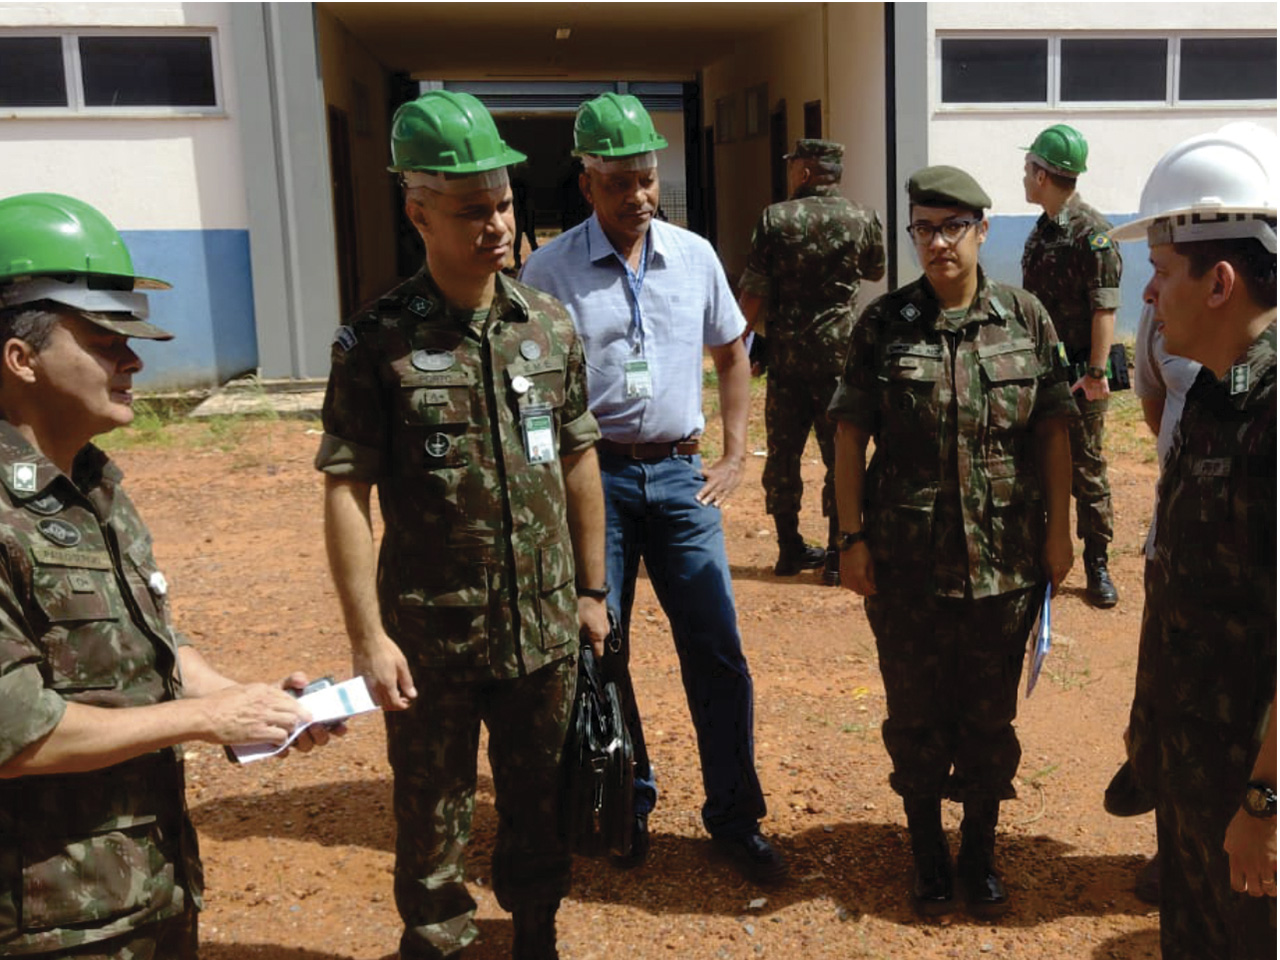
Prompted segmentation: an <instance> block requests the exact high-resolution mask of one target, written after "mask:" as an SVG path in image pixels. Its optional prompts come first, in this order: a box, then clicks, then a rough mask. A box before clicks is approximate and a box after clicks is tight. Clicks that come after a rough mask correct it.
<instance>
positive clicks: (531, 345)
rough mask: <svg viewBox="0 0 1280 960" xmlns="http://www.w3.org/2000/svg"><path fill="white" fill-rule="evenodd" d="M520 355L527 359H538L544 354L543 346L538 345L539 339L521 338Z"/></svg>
mask: <svg viewBox="0 0 1280 960" xmlns="http://www.w3.org/2000/svg"><path fill="white" fill-rule="evenodd" d="M520 356H522V357H524V358H525V359H526V360H537V359H538V358H539V357H541V356H542V347H540V346H539V345H538V341H537V340H521V341H520Z"/></svg>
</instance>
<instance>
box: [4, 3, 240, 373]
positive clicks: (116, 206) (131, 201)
mask: <svg viewBox="0 0 1280 960" xmlns="http://www.w3.org/2000/svg"><path fill="white" fill-rule="evenodd" d="M228 7H229V5H228V4H225V3H112V4H103V3H68V4H47V3H39V4H37V3H6V4H2V5H0V32H7V31H10V30H12V29H14V28H18V29H20V30H21V32H23V33H25V34H28V35H30V34H40V33H41V32H42V31H44V30H48V31H50V32H56V31H65V30H76V29H84V30H86V31H89V32H93V31H98V30H112V31H114V32H128V31H129V30H131V29H134V30H155V29H163V30H166V31H168V30H175V31H182V30H188V29H193V28H194V29H205V30H211V31H212V32H213V37H214V40H213V51H214V57H215V70H216V73H217V77H218V81H219V95H220V101H221V110H220V111H218V112H214V113H195V112H188V113H182V112H175V113H173V114H171V115H166V116H163V117H161V116H156V115H154V111H152V115H147V112H146V111H142V110H136V111H135V110H126V109H122V110H120V111H119V112H118V113H116V114H113V115H111V116H102V115H88V114H84V113H74V112H68V111H67V110H65V109H64V110H60V111H59V110H45V111H35V110H24V111H21V112H18V113H15V114H12V115H10V116H7V117H6V118H5V120H4V122H3V123H0V182H3V183H4V188H3V193H4V194H5V195H6V196H8V195H12V194H17V193H27V192H33V191H46V192H53V193H66V194H71V195H74V196H76V197H78V198H80V199H83V200H85V201H87V202H89V203H91V204H93V205H94V206H96V207H98V208H99V209H100V210H101V211H102V212H103V213H104V214H106V216H107V217H108V218H109V219H110V220H111V221H112V223H114V224H115V225H116V227H117V228H118V229H119V230H120V231H121V233H122V234H123V236H124V238H125V242H126V243H127V244H128V246H129V249H130V252H131V253H132V255H133V259H134V264H135V267H136V269H137V270H138V272H139V273H141V274H144V275H150V276H157V277H161V278H163V279H165V280H168V281H170V282H171V283H172V284H173V286H174V289H173V290H172V291H171V292H159V293H155V294H153V295H152V297H151V307H152V317H153V319H154V320H155V322H156V323H158V324H160V325H161V326H163V327H165V328H167V329H169V330H172V331H173V332H174V333H175V334H176V338H175V339H174V340H173V341H171V342H169V343H153V342H140V343H139V344H138V353H139V354H140V355H141V356H142V358H143V361H144V362H145V364H146V367H145V369H144V370H143V371H142V373H141V375H140V376H139V377H138V378H137V379H138V383H139V385H141V386H143V387H144V388H147V389H167V388H177V387H193V386H203V385H208V384H212V383H216V382H219V381H222V380H225V379H228V378H230V377H232V376H234V375H237V374H240V373H244V372H246V371H250V370H253V369H254V368H255V367H256V366H257V348H256V343H255V338H254V311H253V288H252V278H251V272H250V268H249V234H248V230H247V207H246V201H245V189H244V179H243V174H242V166H241V162H240V146H241V145H240V132H239V129H238V127H237V124H236V120H235V117H236V115H237V112H238V109H239V97H240V91H239V89H238V87H237V84H236V73H235V70H234V69H233V67H232V63H233V56H234V40H233V37H232V36H231V31H230V29H229V16H228Z"/></svg>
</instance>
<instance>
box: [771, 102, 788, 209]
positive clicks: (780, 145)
mask: <svg viewBox="0 0 1280 960" xmlns="http://www.w3.org/2000/svg"><path fill="white" fill-rule="evenodd" d="M789 147H790V144H788V143H787V101H785V100H779V101H778V105H777V107H775V108H774V111H773V113H771V114H769V182H770V184H771V186H772V194H773V202H774V203H779V202H781V201H783V200H785V199H787V161H786V160H784V159H782V158H783V156H784V155H786V154H787V153H788V152H789Z"/></svg>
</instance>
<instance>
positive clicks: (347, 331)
mask: <svg viewBox="0 0 1280 960" xmlns="http://www.w3.org/2000/svg"><path fill="white" fill-rule="evenodd" d="M333 345H334V346H335V347H338V348H339V349H340V350H341V351H342V352H343V353H346V352H347V351H348V350H350V349H351V348H352V347H354V346H355V345H356V332H355V330H353V329H352V328H351V327H348V326H347V325H346V324H343V325H342V326H340V327H339V328H338V329H337V331H336V332H335V333H334V335H333Z"/></svg>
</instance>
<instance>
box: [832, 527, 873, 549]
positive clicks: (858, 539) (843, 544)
mask: <svg viewBox="0 0 1280 960" xmlns="http://www.w3.org/2000/svg"><path fill="white" fill-rule="evenodd" d="M866 539H867V531H865V530H859V531H858V532H857V533H845V532H844V531H841V532H840V539H839V540H838V541H837V545H838V546H839V548H840V552H841V553H844V552H845V551H846V550H848V549H849V548H850V547H852V546H853V545H854V544H855V543H863V542H864V541H865V540H866Z"/></svg>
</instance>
